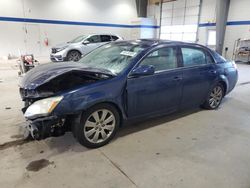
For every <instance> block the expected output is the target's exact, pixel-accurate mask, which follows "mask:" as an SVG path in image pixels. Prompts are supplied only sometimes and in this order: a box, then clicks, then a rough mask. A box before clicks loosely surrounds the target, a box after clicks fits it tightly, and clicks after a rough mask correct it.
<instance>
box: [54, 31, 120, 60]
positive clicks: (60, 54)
mask: <svg viewBox="0 0 250 188" xmlns="http://www.w3.org/2000/svg"><path fill="white" fill-rule="evenodd" d="M116 40H123V39H122V38H121V37H119V36H118V35H110V34H98V35H97V34H94V35H82V36H79V37H77V38H75V39H73V40H71V41H69V42H67V43H63V44H59V45H57V46H55V47H53V48H52V49H51V54H50V59H51V61H53V62H60V61H78V60H79V59H80V58H81V56H82V55H85V54H87V53H89V52H90V51H92V50H94V49H95V48H97V47H99V46H101V45H103V44H105V43H107V42H110V41H116Z"/></svg>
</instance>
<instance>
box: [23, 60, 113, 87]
mask: <svg viewBox="0 0 250 188" xmlns="http://www.w3.org/2000/svg"><path fill="white" fill-rule="evenodd" d="M71 71H82V72H83V74H84V73H90V72H92V73H101V74H106V75H112V73H111V72H109V71H108V70H105V69H96V68H91V67H86V66H84V65H83V64H81V63H76V62H63V63H47V64H43V65H39V66H37V67H35V68H33V69H32V70H30V71H29V72H28V73H27V74H26V75H25V76H24V77H23V78H22V79H21V81H20V83H19V86H20V87H21V88H24V89H28V90H33V89H36V88H37V87H39V86H41V85H43V84H45V83H47V82H49V81H50V80H52V79H54V78H56V77H58V76H60V75H62V74H65V73H68V72H71Z"/></svg>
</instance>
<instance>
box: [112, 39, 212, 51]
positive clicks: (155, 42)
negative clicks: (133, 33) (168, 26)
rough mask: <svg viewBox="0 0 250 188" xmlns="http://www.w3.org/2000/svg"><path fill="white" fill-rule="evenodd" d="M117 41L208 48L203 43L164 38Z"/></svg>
mask: <svg viewBox="0 0 250 188" xmlns="http://www.w3.org/2000/svg"><path fill="white" fill-rule="evenodd" d="M115 43H138V44H142V45H146V46H149V47H152V46H156V45H160V44H169V45H171V44H173V45H188V46H194V47H195V46H196V47H201V48H206V49H207V47H205V46H203V45H200V44H197V43H192V42H182V41H173V40H163V39H137V40H124V41H119V42H115Z"/></svg>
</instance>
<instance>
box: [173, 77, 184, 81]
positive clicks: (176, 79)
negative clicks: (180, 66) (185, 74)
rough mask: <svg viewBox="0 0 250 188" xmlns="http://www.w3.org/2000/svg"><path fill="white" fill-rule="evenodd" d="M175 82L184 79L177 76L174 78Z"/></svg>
mask: <svg viewBox="0 0 250 188" xmlns="http://www.w3.org/2000/svg"><path fill="white" fill-rule="evenodd" d="M173 80H174V81H177V82H179V81H181V80H182V77H180V76H175V77H174V78H173Z"/></svg>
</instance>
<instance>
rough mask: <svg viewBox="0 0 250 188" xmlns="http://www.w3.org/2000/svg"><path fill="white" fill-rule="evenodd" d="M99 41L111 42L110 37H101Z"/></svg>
mask: <svg viewBox="0 0 250 188" xmlns="http://www.w3.org/2000/svg"><path fill="white" fill-rule="evenodd" d="M101 41H102V42H109V41H111V36H110V35H101Z"/></svg>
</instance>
